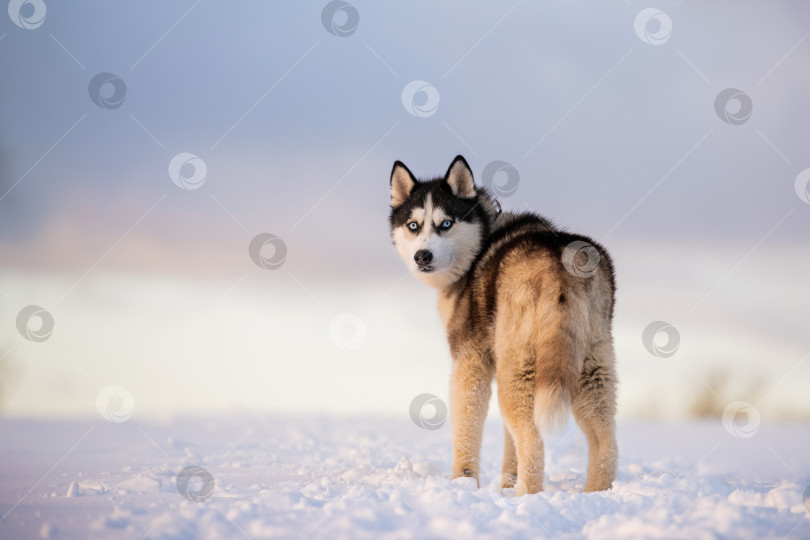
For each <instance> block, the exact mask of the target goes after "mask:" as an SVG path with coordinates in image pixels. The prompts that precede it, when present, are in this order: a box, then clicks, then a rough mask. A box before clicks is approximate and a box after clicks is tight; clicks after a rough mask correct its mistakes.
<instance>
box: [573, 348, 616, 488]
mask: <svg viewBox="0 0 810 540" xmlns="http://www.w3.org/2000/svg"><path fill="white" fill-rule="evenodd" d="M614 366H615V359H614V352H613V344H612V343H611V342H610V341H607V340H605V341H601V342H600V343H597V344H596V345H595V346H593V347H591V350H590V352H589V355H588V357H587V358H586V359H585V364H584V366H583V369H582V373H581V375H580V378H579V386H578V388H577V395H576V397H575V398H574V401H573V403H572V404H571V409H572V412H573V413H574V418H575V419H576V421H577V424H578V425H579V427H580V429H582V432H583V433H584V434H585V437H586V439H587V440H588V478H587V480H586V481H585V491H602V490H605V489H610V488H611V486H612V485H613V480H614V479H615V478H616V467H617V463H618V460H619V452H618V447H617V445H616V420H615V416H616V375H615V367H614Z"/></svg>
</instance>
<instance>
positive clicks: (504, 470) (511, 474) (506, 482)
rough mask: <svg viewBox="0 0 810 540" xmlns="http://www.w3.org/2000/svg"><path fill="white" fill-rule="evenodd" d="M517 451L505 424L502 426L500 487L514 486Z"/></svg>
mask: <svg viewBox="0 0 810 540" xmlns="http://www.w3.org/2000/svg"><path fill="white" fill-rule="evenodd" d="M517 466H518V461H517V452H516V451H515V439H513V438H512V434H511V433H509V428H508V427H506V424H504V426H503V466H502V467H501V489H503V488H511V487H515V479H516V478H517V472H518V470H517Z"/></svg>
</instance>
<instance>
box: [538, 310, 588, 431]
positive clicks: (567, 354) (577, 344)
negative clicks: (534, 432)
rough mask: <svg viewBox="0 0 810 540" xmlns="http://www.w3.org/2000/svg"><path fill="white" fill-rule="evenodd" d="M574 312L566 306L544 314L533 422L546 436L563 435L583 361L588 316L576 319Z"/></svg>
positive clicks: (539, 342)
mask: <svg viewBox="0 0 810 540" xmlns="http://www.w3.org/2000/svg"><path fill="white" fill-rule="evenodd" d="M573 308H574V306H573V305H571V303H568V305H561V306H559V309H556V310H554V311H553V312H551V313H548V314H546V315H547V316H545V317H543V319H544V324H543V330H542V331H541V335H540V336H539V337H540V339H539V340H538V341H537V343H538V347H537V352H536V355H537V365H536V368H535V388H534V422H535V424H536V425H537V427H538V428H539V429H540V431H541V432H545V433H554V432H559V431H562V430H563V429H564V428H565V427H566V425H567V424H568V412H569V411H570V409H571V402H572V401H573V399H574V396H575V395H576V390H577V384H578V382H579V376H580V373H581V372H582V365H583V363H584V361H585V343H584V340H583V339H582V335H583V334H584V328H587V314H585V317H581V316H580V317H578V316H577V313H574V312H573Z"/></svg>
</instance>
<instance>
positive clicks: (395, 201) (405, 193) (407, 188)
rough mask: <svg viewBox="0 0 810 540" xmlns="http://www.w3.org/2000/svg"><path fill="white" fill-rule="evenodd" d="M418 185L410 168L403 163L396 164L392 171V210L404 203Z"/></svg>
mask: <svg viewBox="0 0 810 540" xmlns="http://www.w3.org/2000/svg"><path fill="white" fill-rule="evenodd" d="M416 184H417V181H416V178H414V177H413V174H411V171H409V170H408V167H406V166H405V164H404V163H402V162H401V161H397V162H395V163H394V168H393V170H392V171H391V208H396V207H397V206H400V205H401V204H402V203H404V202H405V200H406V199H407V198H408V197H409V196H410V194H411V191H413V188H414V186H416Z"/></svg>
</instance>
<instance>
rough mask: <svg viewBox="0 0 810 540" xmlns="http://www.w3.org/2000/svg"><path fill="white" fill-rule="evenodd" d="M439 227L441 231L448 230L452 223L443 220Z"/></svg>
mask: <svg viewBox="0 0 810 540" xmlns="http://www.w3.org/2000/svg"><path fill="white" fill-rule="evenodd" d="M439 226H440V227H441V228H442V229H449V228H450V227H452V226H453V222H452V221H450V220H449V219H445V220H444V221H442V224H441V225H439Z"/></svg>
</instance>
